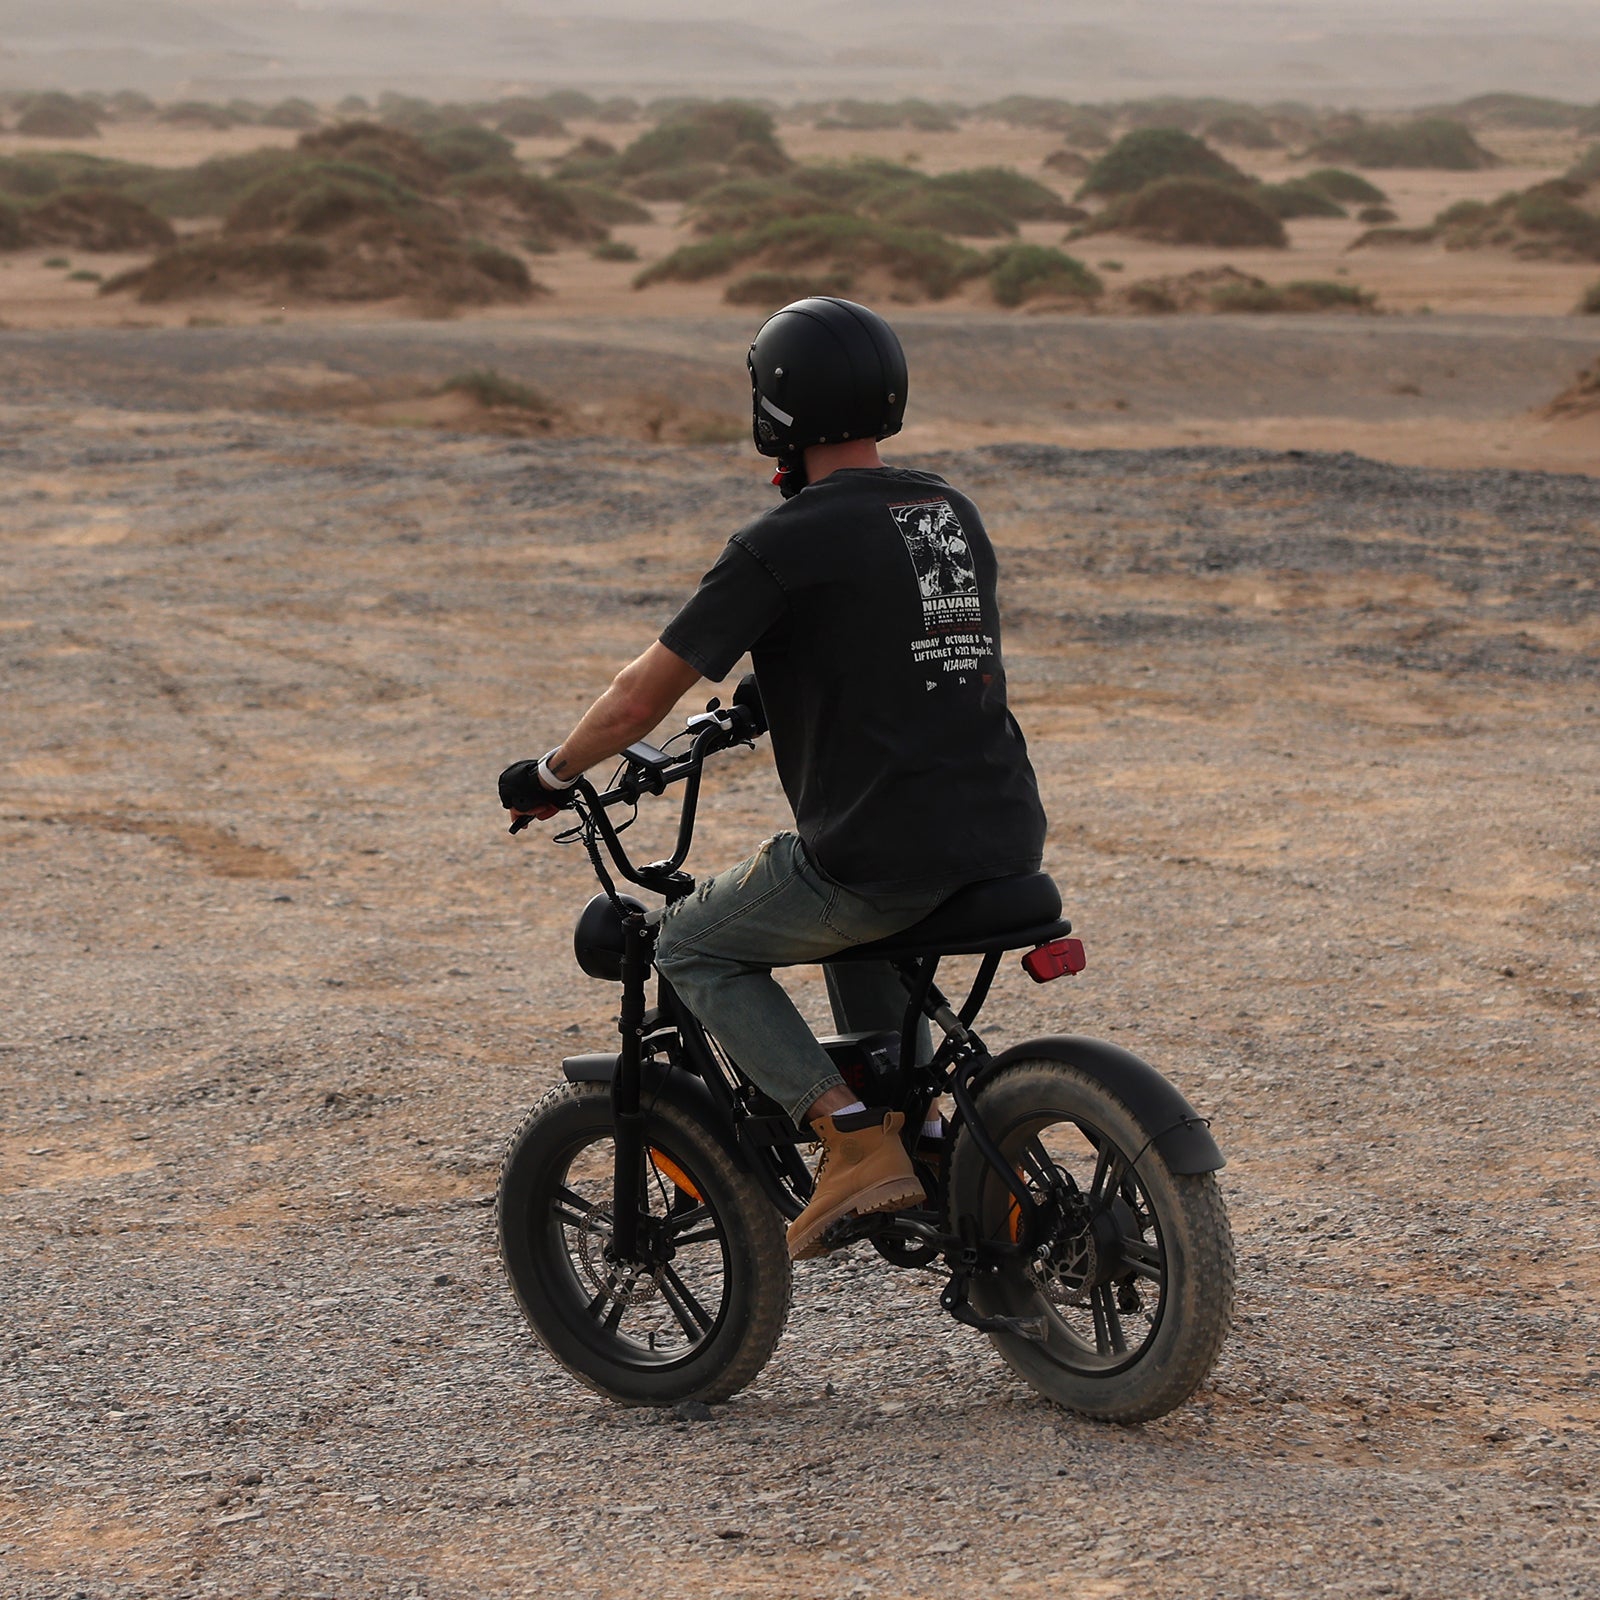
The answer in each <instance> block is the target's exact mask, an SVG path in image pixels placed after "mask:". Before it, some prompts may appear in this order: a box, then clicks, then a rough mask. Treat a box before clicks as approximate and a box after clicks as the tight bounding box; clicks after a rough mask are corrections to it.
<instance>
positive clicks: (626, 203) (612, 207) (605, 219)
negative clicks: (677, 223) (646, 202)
mask: <svg viewBox="0 0 1600 1600" xmlns="http://www.w3.org/2000/svg"><path fill="white" fill-rule="evenodd" d="M560 187H561V192H562V193H563V194H564V195H566V197H567V198H568V199H569V200H570V201H571V202H572V203H573V205H575V206H576V207H577V208H578V210H579V211H580V212H582V213H583V215H584V216H586V217H587V218H588V219H589V220H590V221H591V222H597V223H599V224H600V225H601V226H602V227H605V228H611V227H615V226H616V224H617V223H619V222H651V221H653V220H654V218H652V217H651V215H650V213H649V211H648V210H647V209H646V208H645V207H644V206H642V205H640V204H639V202H638V201H637V200H631V199H629V197H628V196H627V195H625V194H618V193H616V191H615V190H613V189H605V188H602V187H600V186H599V185H597V184H592V183H562V184H561V186H560Z"/></svg>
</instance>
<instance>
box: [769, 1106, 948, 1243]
mask: <svg viewBox="0 0 1600 1600" xmlns="http://www.w3.org/2000/svg"><path fill="white" fill-rule="evenodd" d="M905 1120H906V1119H905V1117H904V1116H902V1115H901V1113H900V1112H898V1111H881V1110H880V1111H872V1110H867V1111H847V1112H843V1113H840V1114H838V1115H836V1116H829V1117H818V1118H817V1119H816V1120H815V1121H814V1122H813V1123H812V1124H811V1126H812V1128H813V1129H814V1130H815V1131H816V1135H817V1137H818V1138H819V1139H820V1140H821V1141H822V1162H821V1165H820V1166H818V1168H817V1186H816V1188H815V1189H813V1190H812V1191H811V1199H810V1202H809V1203H808V1204H807V1206H806V1208H805V1210H804V1211H802V1212H801V1213H800V1215H799V1216H798V1217H796V1218H795V1219H794V1221H793V1222H791V1223H790V1224H789V1254H790V1255H791V1256H792V1257H793V1258H794V1259H795V1260H796V1261H804V1260H806V1259H807V1258H808V1257H810V1256H820V1255H823V1254H824V1253H825V1251H826V1246H824V1244H823V1242H822V1236H823V1234H825V1233H826V1232H827V1231H828V1229H829V1228H831V1227H832V1226H833V1225H834V1223H836V1222H837V1221H839V1219H840V1218H841V1217H850V1216H864V1215H866V1214H867V1213H868V1212H871V1211H898V1210H899V1209H900V1208H901V1207H902V1206H912V1205H915V1204H916V1203H917V1202H918V1201H919V1200H924V1199H926V1198H927V1195H926V1192H925V1191H924V1189H923V1187H922V1184H921V1182H920V1181H919V1180H918V1178H917V1175H916V1173H914V1172H913V1171H912V1170H911V1158H910V1157H909V1156H908V1155H907V1154H906V1147H905V1146H904V1145H903V1144H902V1143H901V1142H900V1129H901V1127H902V1126H904V1124H905Z"/></svg>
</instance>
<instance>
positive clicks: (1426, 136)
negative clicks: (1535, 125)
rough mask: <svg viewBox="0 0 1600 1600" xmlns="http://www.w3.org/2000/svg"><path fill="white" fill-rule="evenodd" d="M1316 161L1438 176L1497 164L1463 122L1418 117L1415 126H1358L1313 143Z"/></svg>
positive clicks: (1388, 124) (1409, 124) (1386, 124)
mask: <svg viewBox="0 0 1600 1600" xmlns="http://www.w3.org/2000/svg"><path fill="white" fill-rule="evenodd" d="M1311 154H1312V155H1313V156H1314V157H1316V159H1317V160H1319V161H1348V162H1349V163H1350V164H1351V165H1352V166H1356V167H1410V168H1416V169H1431V170H1434V171H1439V172H1476V171H1479V170H1481V169H1482V168H1485V167H1494V166H1498V165H1499V164H1500V159H1499V157H1498V156H1496V155H1494V154H1493V153H1492V152H1491V151H1488V150H1485V149H1484V147H1483V146H1482V145H1481V144H1479V143H1478V141H1477V140H1476V139H1475V138H1474V137H1473V135H1472V130H1471V129H1470V128H1469V127H1468V126H1467V125H1466V124H1465V123H1464V122H1455V121H1453V120H1452V119H1450V118H1449V117H1419V118H1418V119H1417V120H1416V121H1415V122H1400V123H1363V124H1361V125H1360V126H1358V127H1353V128H1351V129H1349V130H1348V131H1347V132H1343V133H1336V134H1331V135H1329V136H1328V137H1326V138H1323V139H1319V140H1318V141H1317V142H1316V144H1314V145H1313V146H1312V147H1311Z"/></svg>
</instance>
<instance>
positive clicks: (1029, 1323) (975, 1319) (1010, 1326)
mask: <svg viewBox="0 0 1600 1600" xmlns="http://www.w3.org/2000/svg"><path fill="white" fill-rule="evenodd" d="M970 1281H971V1279H970V1276H969V1274H967V1273H965V1272H963V1271H961V1270H960V1269H959V1268H958V1269H957V1270H956V1271H954V1272H952V1273H951V1274H950V1281H949V1283H947V1284H946V1285H945V1286H944V1292H943V1293H942V1294H940V1296H939V1304H940V1305H942V1306H943V1307H944V1308H945V1310H946V1311H948V1312H949V1313H950V1315H951V1316H952V1317H954V1318H955V1319H956V1321H957V1322H960V1323H963V1324H964V1325H965V1326H966V1327H969V1328H976V1329H977V1330H978V1331H979V1332H980V1333H1009V1334H1014V1335H1015V1336H1016V1337H1017V1338H1019V1339H1031V1340H1033V1341H1034V1343H1035V1344H1043V1343H1044V1340H1045V1319H1044V1318H1043V1317H986V1316H983V1315H982V1314H981V1313H980V1312H978V1311H975V1310H974V1309H973V1306H972V1302H971V1301H970V1300H968V1299H967V1285H968V1283H969V1282H970Z"/></svg>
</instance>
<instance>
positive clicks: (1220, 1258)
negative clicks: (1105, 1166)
mask: <svg viewBox="0 0 1600 1600" xmlns="http://www.w3.org/2000/svg"><path fill="white" fill-rule="evenodd" d="M978 1107H979V1110H980V1112H981V1114H982V1116H983V1120H984V1123H985V1124H986V1126H987V1127H988V1129H989V1131H990V1133H991V1134H992V1135H993V1136H994V1138H995V1140H996V1141H997V1142H998V1143H999V1145H1000V1148H1001V1149H1002V1151H1004V1152H1005V1153H1006V1154H1007V1155H1010V1154H1012V1153H1013V1149H1014V1147H1016V1146H1017V1145H1019V1144H1020V1143H1021V1142H1022V1139H1023V1136H1024V1130H1025V1129H1026V1128H1027V1126H1028V1125H1030V1124H1037V1123H1038V1122H1039V1121H1040V1119H1041V1118H1044V1119H1049V1120H1050V1121H1053V1122H1058V1123H1059V1122H1066V1121H1076V1122H1078V1123H1080V1124H1081V1125H1086V1126H1088V1127H1090V1128H1092V1129H1094V1130H1096V1131H1097V1132H1098V1133H1100V1134H1102V1135H1104V1136H1106V1137H1109V1139H1110V1140H1111V1141H1112V1142H1113V1143H1114V1144H1115V1145H1116V1146H1117V1148H1118V1149H1119V1150H1121V1151H1122V1153H1123V1154H1124V1155H1125V1156H1127V1157H1129V1158H1131V1157H1133V1156H1135V1155H1138V1154H1139V1152H1140V1151H1141V1150H1143V1151H1144V1153H1143V1155H1142V1156H1140V1157H1139V1163H1138V1167H1137V1177H1138V1180H1139V1183H1140V1186H1141V1187H1142V1189H1143V1191H1144V1193H1145V1196H1146V1197H1147V1198H1148V1200H1149V1202H1150V1206H1151V1209H1152V1210H1153V1212H1154V1214H1155V1220H1156V1226H1157V1228H1158V1229H1159V1233H1160V1241H1161V1246H1162V1250H1163V1253H1164V1255H1165V1273H1166V1283H1165V1288H1164V1294H1163V1296H1162V1299H1161V1303H1160V1311H1159V1316H1158V1319H1157V1321H1156V1325H1155V1328H1154V1331H1153V1333H1151V1334H1150V1336H1149V1339H1148V1343H1147V1344H1146V1345H1145V1347H1144V1350H1143V1352H1142V1353H1141V1354H1139V1355H1138V1356H1137V1357H1136V1358H1135V1359H1133V1360H1131V1361H1130V1362H1129V1364H1127V1365H1126V1366H1124V1367H1123V1368H1122V1369H1121V1370H1118V1371H1106V1372H1099V1373H1097V1372H1094V1371H1092V1370H1087V1368H1088V1367H1089V1366H1090V1365H1092V1363H1091V1362H1089V1361H1085V1360H1082V1359H1081V1358H1079V1356H1078V1353H1077V1352H1075V1351H1074V1350H1073V1349H1072V1347H1071V1345H1070V1343H1069V1342H1068V1341H1066V1340H1065V1339H1064V1338H1063V1337H1062V1336H1061V1329H1060V1324H1059V1323H1053V1324H1050V1325H1049V1326H1050V1331H1049V1334H1048V1337H1047V1340H1046V1342H1044V1343H1039V1342H1037V1341H1035V1340H1031V1339H1026V1338H1023V1337H1021V1336H1020V1335H1016V1334H1010V1333H991V1334H990V1335H989V1336H988V1337H989V1338H990V1340H991V1341H992V1342H993V1344H994V1346H995V1349H996V1350H997V1351H998V1352H999V1354H1000V1356H1001V1358H1002V1359H1003V1360H1004V1361H1005V1362H1006V1364H1007V1365H1008V1366H1009V1367H1010V1368H1011V1369H1012V1371H1014V1372H1015V1373H1016V1374H1017V1375H1018V1376H1019V1377H1021V1378H1022V1379H1023V1380H1024V1381H1025V1382H1027V1383H1028V1384H1029V1385H1030V1386H1031V1387H1032V1388H1034V1389H1035V1390H1037V1391H1038V1392H1039V1393H1040V1394H1041V1395H1044V1396H1045V1397H1046V1398H1047V1399H1050V1400H1053V1401H1055V1402H1056V1403H1057V1404H1058V1405H1061V1406H1064V1407H1066V1408H1067V1409H1068V1410H1071V1411H1076V1412H1078V1413H1080V1414H1081V1415H1083V1416H1086V1417H1093V1418H1097V1419H1099V1420H1101V1421H1106V1422H1121V1423H1134V1422H1148V1421H1150V1420H1151V1419H1153V1418H1155V1417H1160V1416H1164V1415H1165V1414H1166V1413H1167V1412H1169V1411H1171V1410H1173V1409H1174V1408H1176V1407H1177V1406H1180V1405H1182V1404H1183V1402H1184V1401H1185V1400H1187V1399H1188V1398H1189V1397H1190V1395H1192V1394H1193V1393H1194V1391H1195V1390H1196V1389H1197V1388H1198V1387H1199V1386H1200V1384H1201V1383H1202V1382H1203V1381H1204V1380H1205V1378H1206V1376H1207V1374H1208V1373H1209V1372H1210V1371H1211V1368H1212V1366H1213V1365H1214V1364H1215V1362H1216V1359H1217V1355H1218V1352H1219V1351H1220V1350H1221V1348H1222V1343H1223V1340H1224V1339H1225V1338H1226V1337H1227V1333H1228V1327H1229V1323H1230V1319H1231V1316H1232V1311H1233V1289H1234V1253H1233V1236H1232V1232H1231V1230H1230V1228H1229V1226H1228V1215H1227V1211H1226V1209H1225V1207H1224V1205H1223V1201H1222V1196H1221V1193H1220V1192H1219V1190H1218V1188H1217V1183H1216V1179H1215V1177H1214V1176H1213V1175H1212V1174H1211V1173H1209V1172H1208V1173H1201V1174H1197V1175H1185V1174H1179V1173H1174V1172H1172V1171H1170V1170H1169V1169H1168V1167H1167V1165H1166V1163H1165V1162H1164V1161H1163V1160H1162V1159H1161V1157H1160V1156H1159V1155H1158V1154H1157V1152H1156V1150H1155V1149H1154V1147H1149V1148H1146V1145H1147V1141H1148V1139H1149V1133H1148V1131H1147V1130H1146V1129H1144V1128H1143V1127H1141V1125H1140V1124H1139V1123H1138V1122H1137V1121H1136V1120H1135V1118H1134V1116H1133V1114H1132V1112H1130V1111H1129V1109H1128V1108H1127V1106H1126V1105H1124V1104H1123V1103H1122V1101H1120V1100H1118V1099H1117V1098H1116V1096H1115V1095H1113V1094H1111V1093H1110V1092H1109V1091H1108V1090H1107V1089H1106V1088H1105V1087H1104V1086H1103V1085H1101V1084H1100V1083H1099V1082H1098V1081H1097V1080H1095V1079H1093V1078H1091V1077H1090V1076H1089V1075H1088V1074H1087V1073H1084V1072H1080V1071H1079V1070H1078V1069H1077V1068H1075V1067H1073V1066H1071V1065H1069V1064H1068V1063H1066V1062H1061V1061H1052V1060H1036V1061H1021V1062H1018V1063H1016V1064H1015V1065H1014V1066H1011V1067H1008V1068H1007V1069H1006V1070H1005V1071H1004V1072H1002V1073H1000V1074H999V1075H998V1076H997V1077H995V1078H994V1079H992V1080H991V1081H990V1082H989V1084H988V1085H986V1086H985V1088H984V1090H983V1092H982V1093H981V1095H980V1096H979V1098H978ZM1008 1207H1009V1199H1008V1197H1006V1196H1005V1191H1004V1186H1003V1185H1002V1184H1001V1182H1000V1180H999V1178H998V1177H997V1176H996V1174H995V1173H994V1172H993V1170H992V1169H991V1168H990V1167H989V1165H988V1163H987V1162H985V1161H984V1159H983V1156H982V1155H981V1154H980V1153H979V1151H978V1149H977V1146H976V1145H975V1144H974V1143H973V1141H972V1139H971V1138H970V1137H968V1136H967V1135H966V1134H965V1133H964V1132H963V1134H962V1136H961V1137H960V1138H959V1139H958V1140H957V1143H956V1148H955V1152H954V1154H953V1156H952V1160H951V1169H950V1209H951V1215H952V1218H955V1217H959V1216H960V1215H961V1214H962V1213H963V1212H967V1213H969V1214H973V1215H976V1216H978V1217H979V1218H980V1219H982V1221H981V1224H980V1232H988V1233H994V1232H995V1231H996V1227H997V1224H998V1223H999V1219H1000V1218H1002V1217H1003V1216H1004V1215H1005V1214H1006V1212H1007V1210H1008ZM971 1299H972V1303H973V1305H974V1306H975V1307H976V1308H977V1309H978V1310H979V1311H981V1312H983V1313H984V1314H985V1315H990V1316H994V1315H1004V1316H1021V1317H1031V1316H1037V1315H1038V1314H1040V1312H1041V1311H1047V1310H1048V1308H1049V1306H1050V1302H1049V1301H1048V1300H1047V1299H1046V1298H1045V1297H1044V1296H1043V1295H1042V1294H1041V1293H1040V1291H1039V1289H1038V1287H1037V1286H1036V1285H1035V1284H1034V1283H1033V1282H1032V1281H1031V1280H1030V1279H1028V1278H1027V1276H1026V1275H1025V1273H1024V1272H1023V1270H1022V1269H1021V1268H1020V1267H1019V1268H1015V1269H1008V1270H1007V1271H1005V1272H1003V1273H1001V1274H998V1275H995V1276H992V1277H979V1278H975V1279H974V1280H973V1282H972V1285H971Z"/></svg>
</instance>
